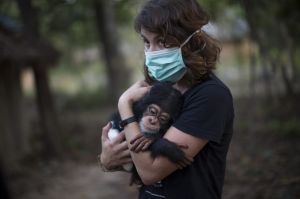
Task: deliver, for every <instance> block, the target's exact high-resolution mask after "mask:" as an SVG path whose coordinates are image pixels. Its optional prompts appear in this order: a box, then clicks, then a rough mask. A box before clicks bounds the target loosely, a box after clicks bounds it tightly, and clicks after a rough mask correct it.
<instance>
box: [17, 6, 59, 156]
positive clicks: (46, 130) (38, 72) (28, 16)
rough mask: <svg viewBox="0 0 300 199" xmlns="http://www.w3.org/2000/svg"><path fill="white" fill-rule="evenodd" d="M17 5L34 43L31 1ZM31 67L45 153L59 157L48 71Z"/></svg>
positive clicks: (35, 33)
mask: <svg viewBox="0 0 300 199" xmlns="http://www.w3.org/2000/svg"><path fill="white" fill-rule="evenodd" d="M17 3H18V6H19V10H20V14H21V17H22V20H23V23H24V31H25V34H26V36H27V39H28V40H30V41H31V42H32V43H35V42H37V41H38V40H39V39H40V33H39V25H38V18H37V13H36V10H35V9H34V7H33V6H32V2H31V0H17ZM32 67H33V72H34V77H35V86H36V96H37V102H38V108H39V115H40V119H41V121H40V123H41V129H42V133H43V135H44V136H43V137H44V144H45V152H46V153H47V155H50V156H51V155H53V156H59V155H60V154H61V152H62V146H61V142H60V139H59V132H60V130H59V126H58V119H57V114H56V111H55V109H54V105H53V101H52V95H51V91H50V86H49V83H48V71H47V68H45V67H44V66H39V65H34V66H32Z"/></svg>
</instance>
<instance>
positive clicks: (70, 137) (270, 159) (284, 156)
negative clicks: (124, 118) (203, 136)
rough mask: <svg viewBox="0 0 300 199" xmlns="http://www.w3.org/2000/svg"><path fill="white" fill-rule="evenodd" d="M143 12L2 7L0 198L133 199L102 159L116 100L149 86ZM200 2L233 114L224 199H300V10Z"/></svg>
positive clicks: (68, 0) (71, 4)
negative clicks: (138, 28)
mask: <svg viewBox="0 0 300 199" xmlns="http://www.w3.org/2000/svg"><path fill="white" fill-rule="evenodd" d="M143 2H144V1H142V0H110V1H104V0H1V1H0V148H1V153H0V161H1V165H0V166H1V179H0V183H1V198H12V199H39V198H45V199H69V198H72V199H96V198H97V199H105V198H122V199H123V198H124V199H126V198H136V196H137V188H136V187H130V186H129V185H128V183H129V175H128V174H126V173H122V172H115V173H103V172H102V171H101V169H100V168H99V167H98V165H97V154H99V153H100V149H101V146H100V136H101V128H102V126H103V125H105V124H106V123H107V121H108V118H109V116H110V114H111V112H112V111H114V110H115V109H116V100H117V99H118V97H119V95H120V94H121V93H122V91H123V90H124V89H126V88H127V87H128V86H129V85H130V84H132V83H133V82H135V81H136V80H139V79H142V78H143V74H142V65H143V60H144V58H143V43H142V41H141V39H140V36H139V35H138V34H137V33H136V32H134V29H133V20H134V16H136V14H137V12H138V10H139V8H140V6H141V5H142V3H143ZM199 2H200V3H201V5H203V7H204V8H205V9H206V10H207V11H208V13H209V14H210V16H211V22H210V23H209V24H208V25H207V26H206V27H204V30H205V31H206V32H207V33H209V34H211V35H212V36H213V37H215V38H218V39H219V40H220V41H221V43H222V53H221V57H220V61H219V63H218V66H217V70H216V71H215V72H216V73H217V74H218V76H219V77H220V78H221V79H222V80H223V81H224V82H225V83H226V84H227V85H228V86H229V87H230V89H231V91H232V93H233V96H234V103H235V112H236V117H235V118H236V119H235V132H234V136H233V140H232V144H231V147H230V150H229V155H228V164H227V173H226V179H225V186H224V193H223V198H224V199H240V198H246V199H254V198H272V199H296V198H297V199H298V198H300V170H299V168H300V157H299V154H300V143H299V140H300V110H299V109H300V106H299V102H300V96H299V92H300V87H299V86H300V80H299V75H300V56H299V55H300V49H299V44H300V37H299V36H300V24H299V22H300V12H299V11H300V5H299V4H300V3H299V1H297V0H285V1H283V0H274V1H269V0H240V1H237V0H201V1H199Z"/></svg>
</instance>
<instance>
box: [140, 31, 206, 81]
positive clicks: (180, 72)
mask: <svg viewBox="0 0 300 199" xmlns="http://www.w3.org/2000/svg"><path fill="white" fill-rule="evenodd" d="M200 31H201V30H197V31H195V32H194V33H193V34H192V35H190V36H189V37H188V38H187V39H186V40H185V42H183V43H182V44H181V45H180V47H176V48H166V49H163V50H158V51H152V52H145V58H146V60H145V64H146V66H147V68H148V71H149V75H150V76H152V77H153V78H154V79H156V80H158V81H162V82H172V83H175V82H177V81H178V80H180V79H181V78H182V77H183V76H184V74H185V73H186V66H185V64H184V62H183V58H182V53H181V48H182V46H184V45H185V44H186V43H187V42H188V41H189V40H190V39H191V38H192V36H194V35H195V34H196V33H198V32H200Z"/></svg>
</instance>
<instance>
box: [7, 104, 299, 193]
mask: <svg viewBox="0 0 300 199" xmlns="http://www.w3.org/2000/svg"><path fill="white" fill-rule="evenodd" d="M254 107H256V108H254ZM260 108H262V107H260V106H256V105H255V104H253V103H252V102H251V101H250V102H249V101H247V100H246V101H242V102H240V101H239V102H236V126H235V133H234V136H233V140H232V143H231V146H230V150H229V154H228V163H227V171H226V179H225V185H224V191H223V198H224V199H241V198H242V199H260V198H262V199H298V198H300V169H299V168H300V156H299V154H300V145H299V143H300V142H299V141H300V137H299V134H296V135H289V136H286V135H285V136H283V135H282V134H280V133H276V132H273V131H271V130H270V129H269V128H267V126H268V125H267V123H268V118H266V115H265V114H261V113H260V112H259V111H258V110H260ZM109 111H111V110H109V109H102V110H101V111H100V112H94V113H91V112H89V113H85V114H84V113H81V114H74V113H69V114H67V115H65V117H63V118H65V119H64V120H63V123H64V126H65V127H64V128H65V130H66V132H72V135H71V134H69V136H67V137H68V138H69V139H70V143H72V144H70V147H69V156H70V157H69V158H66V160H64V161H50V162H47V163H45V162H40V163H37V164H34V166H31V167H30V168H29V167H28V168H25V167H24V168H23V170H24V172H22V171H19V174H18V175H15V176H11V179H12V180H11V182H10V188H11V192H12V194H13V196H14V198H17V199H40V198H44V199H106V198H110V199H111V198H113V199H119V198H120V199H130V198H137V189H136V187H130V186H129V185H128V182H129V175H128V174H127V173H123V172H115V173H105V172H102V171H101V170H100V168H99V167H98V165H97V161H96V155H97V153H98V152H99V141H100V140H99V139H100V135H99V129H100V128H99V126H102V124H103V123H104V122H103V121H105V118H103V116H104V115H107V114H108V112H109ZM283 115H284V113H283ZM99 121H102V122H100V123H99ZM84 146H89V147H84ZM74 148H76V149H77V150H74Z"/></svg>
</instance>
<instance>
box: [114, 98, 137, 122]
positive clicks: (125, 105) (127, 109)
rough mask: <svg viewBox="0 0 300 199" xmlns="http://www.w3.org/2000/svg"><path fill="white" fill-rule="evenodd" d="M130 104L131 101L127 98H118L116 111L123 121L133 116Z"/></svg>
mask: <svg viewBox="0 0 300 199" xmlns="http://www.w3.org/2000/svg"><path fill="white" fill-rule="evenodd" d="M132 104H133V101H132V100H130V99H129V98H128V97H126V96H121V97H120V99H119V102H118V109H119V113H120V116H121V118H122V119H123V120H124V119H127V118H129V117H132V116H133V115H134V114H133V111H132Z"/></svg>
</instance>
